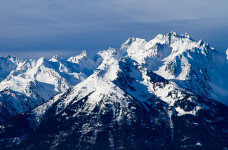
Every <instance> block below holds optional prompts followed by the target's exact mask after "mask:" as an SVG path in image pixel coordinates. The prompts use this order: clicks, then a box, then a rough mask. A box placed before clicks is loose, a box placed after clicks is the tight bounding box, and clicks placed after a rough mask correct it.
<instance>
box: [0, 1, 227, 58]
mask: <svg viewBox="0 0 228 150" xmlns="http://www.w3.org/2000/svg"><path fill="white" fill-rule="evenodd" d="M0 3H1V5H0V17H1V20H0V33H1V34H0V55H1V56H6V55H15V56H17V57H20V58H34V57H41V56H46V57H51V56H52V55H54V54H58V55H60V56H62V57H69V56H72V55H76V54H79V53H80V52H81V51H82V50H87V51H88V52H90V53H95V52H98V51H100V50H103V49H107V48H108V47H113V48H119V47H120V46H121V44H122V43H123V42H125V41H126V40H127V39H128V38H130V37H137V38H143V39H146V40H147V41H148V40H151V39H153V38H154V37H155V36H156V35H157V34H160V33H161V34H166V33H168V32H170V31H175V32H177V33H178V34H184V33H186V32H187V33H188V34H189V35H190V36H191V37H192V38H193V39H194V40H200V39H202V40H203V41H205V42H207V43H209V44H210V45H211V46H212V47H214V48H215V49H217V50H218V51H225V50H226V49H227V48H228V42H227V41H228V36H227V35H228V10H227V9H226V6H227V5H228V1H226V0H219V1H215V0H209V1H208V0H207V1H206V0H202V1H196V0H193V1H185V0H184V1H180V0H174V1H172V2H170V1H168V0H162V1H154V0H153V1H149V0H143V1H139V0H131V1H130V0H122V1H120V0H116V1H110V0H108V1H104V0H100V1H96V2H95V1H91V0H87V1H82V0H79V1H73V0H67V1H64V2H63V1H61V0H56V1H53V0H51V1H48V2H47V1H44V0H41V1H35V0H22V1H16V0H10V1H3V0H0Z"/></svg>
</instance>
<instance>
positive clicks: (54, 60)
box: [49, 55, 59, 62]
mask: <svg viewBox="0 0 228 150" xmlns="http://www.w3.org/2000/svg"><path fill="white" fill-rule="evenodd" d="M58 59H59V57H58V55H54V56H52V58H51V59H50V60H49V61H52V62H57V61H58Z"/></svg>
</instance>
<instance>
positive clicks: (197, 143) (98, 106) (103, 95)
mask: <svg viewBox="0 0 228 150" xmlns="http://www.w3.org/2000/svg"><path fill="white" fill-rule="evenodd" d="M227 58H228V53H222V52H218V51H216V50H215V49H214V48H212V47H210V45H209V44H208V43H206V42H204V41H202V40H200V41H194V40H193V39H192V38H191V37H190V36H189V35H188V34H183V35H178V34H177V33H175V32H170V33H168V34H166V35H162V34H159V35H157V36H156V37H155V38H154V39H152V40H150V41H149V42H147V41H146V40H144V39H139V38H130V39H128V40H127V41H126V42H125V43H123V44H122V45H121V47H120V48H119V49H114V48H109V49H108V50H103V51H100V52H98V53H97V54H96V55H95V56H94V57H91V56H89V55H88V54H87V52H86V51H83V52H82V53H81V54H79V55H77V56H75V57H71V58H69V59H68V60H64V59H61V58H58V57H57V56H54V57H53V58H51V59H50V60H47V59H45V58H40V59H37V60H35V59H34V60H33V59H28V60H21V59H18V58H15V57H10V56H8V57H0V148H1V149H2V150H8V149H9V150H11V149H12V150H14V149H16V150H24V149H31V150H36V149H37V150H40V149H45V150H62V149H66V150H76V149H80V150H84V149H108V150H109V149H110V150H116V149H129V150H133V149H145V150H147V149H148V150H152V149H153V150H154V149H158V150H161V149H164V150H182V149H183V150H204V149H207V150H210V149H211V150H219V149H221V150H226V149H228V106H227V104H228V79H227V76H228V59H227Z"/></svg>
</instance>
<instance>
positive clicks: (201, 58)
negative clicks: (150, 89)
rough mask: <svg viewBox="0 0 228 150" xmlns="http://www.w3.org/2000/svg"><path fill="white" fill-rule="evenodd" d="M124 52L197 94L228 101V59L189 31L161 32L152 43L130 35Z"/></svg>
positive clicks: (122, 48) (123, 46)
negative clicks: (163, 33)
mask: <svg viewBox="0 0 228 150" xmlns="http://www.w3.org/2000/svg"><path fill="white" fill-rule="evenodd" d="M120 51H125V53H124V52H122V53H123V54H124V55H127V56H129V57H131V58H132V59H134V60H135V61H137V62H138V63H139V64H141V65H143V66H145V67H146V68H148V69H151V70H152V71H154V72H155V73H157V74H159V75H161V76H162V77H164V78H166V79H168V80H171V81H174V82H176V83H177V84H178V85H180V86H182V87H183V88H185V89H188V90H190V91H192V92H194V93H196V94H199V95H202V96H208V97H210V98H214V99H216V100H219V101H221V102H223V103H226V104H228V101H227V96H228V83H227V82H226V81H227V80H225V78H226V76H228V61H227V59H226V55H224V54H223V53H220V52H217V51H216V50H215V49H214V48H212V47H210V46H209V44H208V43H206V42H203V41H202V40H200V41H194V40H193V39H192V38H191V37H190V36H189V35H188V34H183V35H178V34H177V33H175V32H170V33H168V34H166V35H162V34H159V35H157V36H156V37H155V38H154V39H152V40H150V41H149V42H147V41H145V40H144V39H138V38H130V39H128V40H127V41H126V42H125V43H124V44H123V45H122V46H121V48H120Z"/></svg>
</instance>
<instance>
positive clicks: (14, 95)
mask: <svg viewBox="0 0 228 150" xmlns="http://www.w3.org/2000/svg"><path fill="white" fill-rule="evenodd" d="M80 55H81V54H80ZM80 55H79V56H80ZM87 60H88V59H87ZM1 61H2V63H1V68H2V69H1V71H2V74H1V77H2V81H1V83H0V102H1V107H2V108H4V110H7V111H1V114H0V121H4V120H5V119H7V118H10V117H12V116H14V115H16V114H20V113H23V112H25V111H26V110H29V109H31V108H34V107H36V106H38V105H40V104H42V103H44V102H45V101H47V100H49V99H50V98H51V97H53V96H55V95H56V94H58V93H61V92H65V91H66V90H67V89H69V88H70V87H71V86H73V85H76V84H78V83H79V82H81V81H83V80H84V79H86V78H87V76H89V75H90V74H92V72H93V69H95V68H96V63H95V62H93V60H92V59H91V60H90V62H88V61H86V62H85V60H79V62H80V63H82V64H83V63H87V66H86V65H85V66H84V67H83V69H81V67H80V66H79V65H78V64H75V63H72V62H69V61H66V60H63V59H61V58H58V57H57V56H54V57H53V58H51V59H50V60H47V59H45V58H43V57H42V58H40V59H38V60H34V59H29V60H18V59H16V58H13V57H7V58H4V57H2V58H1ZM91 65H92V66H93V67H91ZM2 113H4V114H2ZM10 114H11V115H10ZM3 118H5V119H3Z"/></svg>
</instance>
